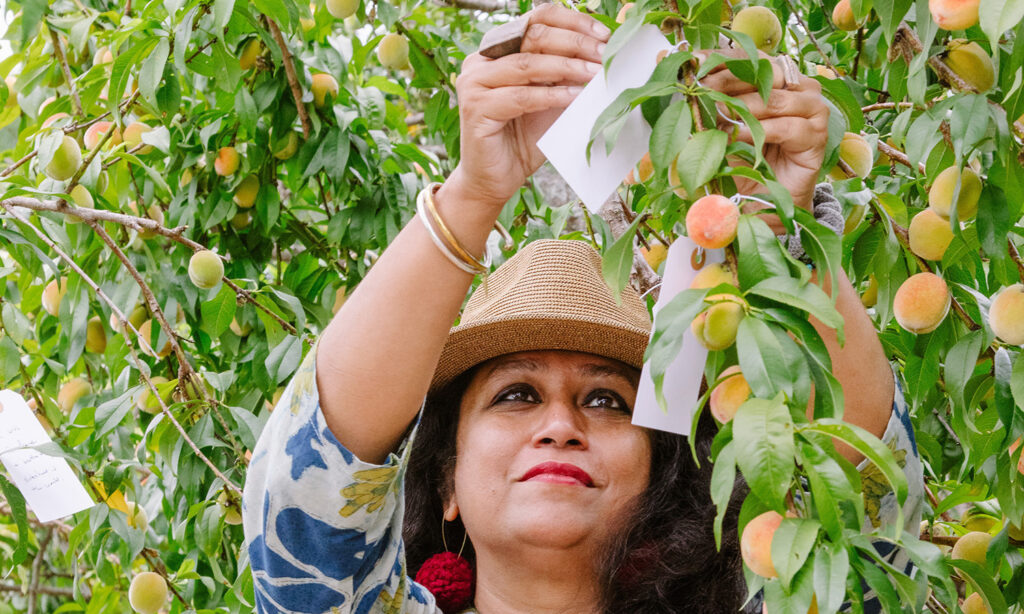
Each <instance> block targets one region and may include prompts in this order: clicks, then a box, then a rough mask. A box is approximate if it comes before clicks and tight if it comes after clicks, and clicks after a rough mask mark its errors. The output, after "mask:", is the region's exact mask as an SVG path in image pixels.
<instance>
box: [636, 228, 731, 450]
mask: <svg viewBox="0 0 1024 614" xmlns="http://www.w3.org/2000/svg"><path fill="white" fill-rule="evenodd" d="M695 250H697V245H696V244H695V243H694V242H693V241H691V240H690V239H688V238H686V237H677V238H676V240H675V241H673V242H672V245H671V246H670V247H669V249H668V255H667V256H666V257H665V276H664V277H663V278H662V281H661V291H660V294H659V295H658V303H657V304H656V305H655V306H654V313H655V316H657V313H658V311H659V310H660V309H661V308H662V307H664V306H665V305H666V304H667V303H668V302H669V301H671V300H672V299H673V298H675V296H676V295H677V294H679V293H680V292H682V291H683V290H687V289H689V287H690V284H691V283H692V282H693V278H694V277H696V276H697V273H698V272H699V271H700V269H702V268H704V267H706V266H708V265H710V264H714V263H716V262H722V261H723V260H725V251H724V250H721V249H715V250H705V251H704V261H703V263H702V265H701V266H700V268H697V269H695V268H694V266H693V255H694V252H695ZM652 335H653V331H652ZM707 359H708V351H707V349H705V348H704V346H702V345H701V344H700V343H698V342H697V339H696V338H695V337H694V336H693V333H692V332H691V331H690V328H689V327H687V328H686V332H685V333H684V334H683V346H682V348H680V350H679V354H678V355H677V356H676V358H675V360H673V361H672V363H671V364H670V365H669V366H668V368H667V369H666V370H665V381H664V385H663V386H662V392H663V393H664V395H665V402H666V404H667V406H668V411H665V410H663V409H662V408H661V405H659V404H658V399H657V397H656V396H655V394H654V380H653V379H652V378H651V369H650V366H649V365H647V364H644V368H643V371H642V372H641V374H640V386H639V388H638V389H637V393H636V405H635V407H634V408H633V424H635V425H637V426H644V427H647V428H652V429H658V430H659V431H668V432H670V433H678V434H680V435H685V436H689V435H690V424H691V423H692V422H693V413H694V410H695V409H696V408H697V399H698V398H700V382H701V378H702V377H703V376H704V364H705V363H706V362H707Z"/></svg>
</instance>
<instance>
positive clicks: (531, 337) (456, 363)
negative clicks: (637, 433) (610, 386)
mask: <svg viewBox="0 0 1024 614" xmlns="http://www.w3.org/2000/svg"><path fill="white" fill-rule="evenodd" d="M650 334H651V332H650V330H647V329H644V328H639V327H630V326H623V325H609V324H608V320H607V319H602V320H600V321H598V320H590V319H587V318H586V317H573V316H561V317H557V318H552V317H538V316H535V315H531V314H522V315H518V316H511V317H501V318H493V319H490V320H479V321H476V322H473V323H472V324H466V325H460V326H457V327H455V328H453V329H452V331H451V333H449V335H448V340H447V341H446V342H445V345H444V349H443V350H442V351H441V358H440V360H439V361H438V364H437V369H436V370H435V371H434V379H433V381H432V382H431V384H430V393H431V394H433V393H435V392H437V391H439V390H440V389H442V388H443V387H444V386H446V385H447V384H449V383H450V382H451V381H452V380H454V379H455V378H456V377H458V376H459V375H460V374H461V373H463V372H464V371H466V370H467V369H470V368H472V367H475V366H476V365H478V364H480V363H482V362H485V361H487V360H490V359H492V358H495V357H497V356H502V355H505V354H512V353H514V352H528V351H535V350H569V351H574V352H586V353H589V354H596V355H598V356H603V357H605V358H611V359H614V360H618V361H620V362H623V363H626V364H627V365H630V366H631V367H634V368H636V369H639V368H641V366H642V365H643V360H644V351H645V350H646V349H647V341H648V338H649V337H650Z"/></svg>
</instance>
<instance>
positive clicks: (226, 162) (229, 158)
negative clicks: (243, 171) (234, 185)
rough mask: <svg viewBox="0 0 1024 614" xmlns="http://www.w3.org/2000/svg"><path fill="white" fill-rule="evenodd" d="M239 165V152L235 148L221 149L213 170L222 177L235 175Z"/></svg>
mask: <svg viewBox="0 0 1024 614" xmlns="http://www.w3.org/2000/svg"><path fill="white" fill-rule="evenodd" d="M239 163H240V160H239V157H238V151H237V150H236V149H235V148H234V147H221V148H220V149H219V150H218V151H217V159H216V160H214V161H213V170H214V172H216V173H217V174H218V175H220V176H221V177H226V176H228V175H234V174H235V171H237V170H238V165H239Z"/></svg>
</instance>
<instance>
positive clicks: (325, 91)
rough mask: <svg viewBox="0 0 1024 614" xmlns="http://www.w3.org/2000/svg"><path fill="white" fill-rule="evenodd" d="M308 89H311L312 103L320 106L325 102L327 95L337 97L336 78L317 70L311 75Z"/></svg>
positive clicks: (332, 97)
mask: <svg viewBox="0 0 1024 614" xmlns="http://www.w3.org/2000/svg"><path fill="white" fill-rule="evenodd" d="M310 89H311V90H313V104H315V105H316V106H317V107H322V106H324V104H326V103H327V96H328V95H330V97H331V99H332V100H333V99H335V98H337V97H338V80H337V79H335V78H334V77H332V76H331V75H329V74H327V73H324V72H318V73H315V74H314V75H313V77H312V83H311V85H310Z"/></svg>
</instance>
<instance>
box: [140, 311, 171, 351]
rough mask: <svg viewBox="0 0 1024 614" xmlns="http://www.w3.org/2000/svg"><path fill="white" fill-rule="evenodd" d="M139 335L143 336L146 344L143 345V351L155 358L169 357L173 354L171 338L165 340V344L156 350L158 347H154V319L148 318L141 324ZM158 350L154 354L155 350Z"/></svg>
mask: <svg viewBox="0 0 1024 614" xmlns="http://www.w3.org/2000/svg"><path fill="white" fill-rule="evenodd" d="M139 336H140V337H142V338H143V339H144V340H145V342H146V344H145V345H143V346H142V351H143V353H145V354H147V355H149V356H152V357H154V358H161V359H162V358H167V357H168V356H170V354H171V349H172V348H171V340H170V339H168V340H167V341H165V342H164V346H163V347H162V348H160V350H159V351H156V348H154V347H152V344H153V320H146V321H145V322H143V323H142V325H141V326H139ZM151 350H153V351H156V353H155V354H154V353H153V351H151Z"/></svg>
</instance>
